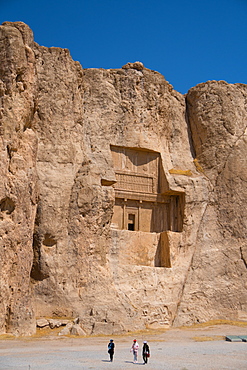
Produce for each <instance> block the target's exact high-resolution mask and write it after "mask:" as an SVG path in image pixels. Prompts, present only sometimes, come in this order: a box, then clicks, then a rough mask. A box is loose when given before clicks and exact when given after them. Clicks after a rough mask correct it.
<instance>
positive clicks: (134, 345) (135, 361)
mask: <svg viewBox="0 0 247 370" xmlns="http://www.w3.org/2000/svg"><path fill="white" fill-rule="evenodd" d="M138 349H139V344H138V343H137V341H136V339H134V340H133V344H132V347H131V349H130V352H133V355H134V364H136V363H137V357H138Z"/></svg>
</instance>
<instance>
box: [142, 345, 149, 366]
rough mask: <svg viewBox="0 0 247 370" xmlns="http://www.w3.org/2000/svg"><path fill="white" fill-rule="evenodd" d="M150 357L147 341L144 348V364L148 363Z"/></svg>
mask: <svg viewBox="0 0 247 370" xmlns="http://www.w3.org/2000/svg"><path fill="white" fill-rule="evenodd" d="M148 357H150V349H149V345H148V344H147V341H146V340H145V341H144V342H143V347H142V358H143V361H144V364H147V363H148Z"/></svg>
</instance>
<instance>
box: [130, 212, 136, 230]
mask: <svg viewBox="0 0 247 370" xmlns="http://www.w3.org/2000/svg"><path fill="white" fill-rule="evenodd" d="M128 230H130V231H135V215H133V214H132V213H129V214H128Z"/></svg>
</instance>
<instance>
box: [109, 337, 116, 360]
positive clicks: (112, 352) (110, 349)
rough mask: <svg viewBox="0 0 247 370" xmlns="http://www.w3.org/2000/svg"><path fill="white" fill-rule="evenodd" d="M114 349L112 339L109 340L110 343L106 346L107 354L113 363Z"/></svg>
mask: <svg viewBox="0 0 247 370" xmlns="http://www.w3.org/2000/svg"><path fill="white" fill-rule="evenodd" d="M114 348H115V344H114V343H113V339H110V343H109V344H108V353H109V355H110V361H111V362H112V361H113V355H114Z"/></svg>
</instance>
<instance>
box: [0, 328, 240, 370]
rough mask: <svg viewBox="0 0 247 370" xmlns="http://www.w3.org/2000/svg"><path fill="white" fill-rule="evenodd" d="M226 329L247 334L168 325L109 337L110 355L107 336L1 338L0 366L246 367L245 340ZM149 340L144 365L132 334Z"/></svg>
mask: <svg viewBox="0 0 247 370" xmlns="http://www.w3.org/2000/svg"><path fill="white" fill-rule="evenodd" d="M226 335H247V327H237V326H229V325H218V326H211V327H207V328H197V329H195V328H194V329H192V328H190V329H170V330H167V331H165V332H157V333H155V334H154V333H151V332H150V333H146V334H143V333H142V334H137V335H136V337H130V336H127V335H126V336H121V337H120V336H119V337H113V339H114V342H115V345H116V350H115V356H114V361H113V362H112V363H111V362H109V357H108V354H107V344H108V341H109V339H110V338H108V337H90V338H67V337H66V338H58V337H47V338H39V339H14V340H0V369H1V370H16V369H23V370H24V369H25V370H66V369H73V370H74V369H75V370H77V369H78V370H79V369H85V370H87V369H112V368H114V369H135V368H137V369H138V368H140V367H142V366H145V367H147V368H148V369H150V370H156V369H166V370H194V369H196V370H203V369H207V370H223V369H229V370H236V369H238V370H246V369H247V343H246V342H227V341H225V336H226ZM133 339H137V341H138V343H139V345H140V346H142V342H143V340H147V341H148V343H149V345H150V350H151V357H150V359H149V363H148V364H147V365H143V362H142V357H141V351H139V356H138V363H137V364H134V363H133V356H132V353H130V347H131V345H132V340H133Z"/></svg>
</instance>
